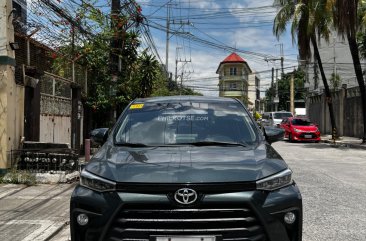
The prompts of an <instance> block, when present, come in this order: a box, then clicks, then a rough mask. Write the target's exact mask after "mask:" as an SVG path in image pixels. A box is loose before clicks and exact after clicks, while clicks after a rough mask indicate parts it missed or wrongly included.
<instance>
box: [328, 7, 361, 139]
mask: <svg viewBox="0 0 366 241" xmlns="http://www.w3.org/2000/svg"><path fill="white" fill-rule="evenodd" d="M334 1H335V3H334V14H333V16H334V26H335V28H336V29H337V31H338V33H339V34H340V35H341V36H342V37H345V36H346V37H347V40H348V44H349V49H350V51H351V56H352V60H353V66H354V69H355V73H356V79H357V82H358V86H359V88H360V93H361V102H362V114H363V137H362V143H366V90H365V82H364V79H363V75H362V68H361V63H360V54H359V49H358V45H357V31H358V29H359V27H360V21H359V18H358V7H359V1H358V0H334ZM362 4H363V3H362Z"/></svg>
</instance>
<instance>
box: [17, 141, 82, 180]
mask: <svg viewBox="0 0 366 241" xmlns="http://www.w3.org/2000/svg"><path fill="white" fill-rule="evenodd" d="M11 165H12V167H16V168H17V169H18V170H27V171H29V172H36V173H43V172H52V173H56V172H66V173H70V172H73V171H77V170H78V169H79V160H78V155H77V154H76V153H75V151H74V150H72V149H70V148H68V146H67V145H65V144H56V143H37V142H25V143H24V144H23V148H22V149H21V150H13V151H12V153H11Z"/></svg>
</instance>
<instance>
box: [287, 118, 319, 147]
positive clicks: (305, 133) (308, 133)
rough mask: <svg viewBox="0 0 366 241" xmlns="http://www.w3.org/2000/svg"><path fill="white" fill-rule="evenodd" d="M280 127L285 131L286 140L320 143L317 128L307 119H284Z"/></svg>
mask: <svg viewBox="0 0 366 241" xmlns="http://www.w3.org/2000/svg"><path fill="white" fill-rule="evenodd" d="M280 127H281V128H282V129H284V130H285V138H288V140H289V141H315V142H319V141H320V131H319V128H318V127H317V125H315V124H313V123H312V122H310V121H309V120H307V119H304V118H299V117H290V118H285V119H283V120H282V122H281V124H280Z"/></svg>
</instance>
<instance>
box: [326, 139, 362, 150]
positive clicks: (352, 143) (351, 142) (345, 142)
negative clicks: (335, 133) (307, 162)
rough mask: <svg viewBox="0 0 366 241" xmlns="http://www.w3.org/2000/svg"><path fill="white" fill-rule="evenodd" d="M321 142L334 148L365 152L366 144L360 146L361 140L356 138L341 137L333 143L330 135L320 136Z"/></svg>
mask: <svg viewBox="0 0 366 241" xmlns="http://www.w3.org/2000/svg"><path fill="white" fill-rule="evenodd" d="M321 142H324V143H330V144H334V145H336V146H344V147H350V148H357V149H363V150H366V144H362V139H360V138H356V137H349V136H341V137H339V139H336V140H335V142H334V140H333V139H332V135H322V136H321Z"/></svg>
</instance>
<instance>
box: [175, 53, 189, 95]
mask: <svg viewBox="0 0 366 241" xmlns="http://www.w3.org/2000/svg"><path fill="white" fill-rule="evenodd" d="M190 62H192V61H191V60H181V59H180V60H178V62H177V63H184V65H185V64H186V63H190ZM184 65H183V66H182V72H181V75H180V94H182V89H183V73H184Z"/></svg>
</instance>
